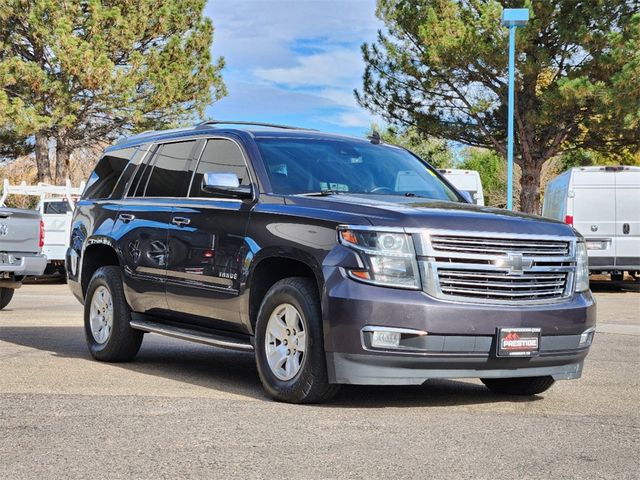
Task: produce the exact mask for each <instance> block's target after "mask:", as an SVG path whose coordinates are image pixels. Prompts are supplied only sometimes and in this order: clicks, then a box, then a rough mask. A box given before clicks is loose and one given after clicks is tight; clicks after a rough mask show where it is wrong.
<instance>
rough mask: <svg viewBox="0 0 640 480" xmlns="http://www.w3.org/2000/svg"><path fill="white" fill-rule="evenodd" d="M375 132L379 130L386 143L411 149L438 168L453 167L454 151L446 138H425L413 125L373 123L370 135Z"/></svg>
mask: <svg viewBox="0 0 640 480" xmlns="http://www.w3.org/2000/svg"><path fill="white" fill-rule="evenodd" d="M373 132H378V133H379V135H380V138H381V139H382V141H383V142H384V143H388V144H391V145H398V146H399V147H402V148H406V149H407V150H411V151H412V152H413V153H415V154H416V155H418V156H419V157H420V158H422V159H424V160H426V161H427V162H429V163H430V164H431V165H433V166H434V167H436V168H451V166H452V165H453V160H454V159H453V152H452V151H451V148H449V145H448V144H447V142H446V141H445V140H442V139H438V138H431V137H427V138H425V137H424V136H423V135H420V133H418V131H417V130H416V129H415V128H413V127H409V128H407V129H398V128H395V127H393V126H387V127H386V128H384V129H380V127H378V126H377V125H375V124H372V125H371V130H370V132H369V135H370V134H372V133H373Z"/></svg>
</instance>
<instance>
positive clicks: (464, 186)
mask: <svg viewBox="0 0 640 480" xmlns="http://www.w3.org/2000/svg"><path fill="white" fill-rule="evenodd" d="M438 171H439V172H440V173H441V174H442V175H444V177H445V178H446V179H447V180H449V182H451V184H452V185H453V186H454V187H456V188H457V189H458V190H460V191H461V192H467V193H468V194H469V195H470V196H471V198H472V199H473V203H475V204H476V205H484V194H483V192H482V181H481V180H480V174H479V173H478V172H477V171H476V170H461V169H442V170H438Z"/></svg>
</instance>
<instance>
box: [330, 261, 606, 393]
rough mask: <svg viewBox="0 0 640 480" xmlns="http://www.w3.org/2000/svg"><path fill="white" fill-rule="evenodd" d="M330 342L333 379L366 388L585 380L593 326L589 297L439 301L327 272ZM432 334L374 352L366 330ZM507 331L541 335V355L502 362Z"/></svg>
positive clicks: (593, 310)
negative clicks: (438, 381)
mask: <svg viewBox="0 0 640 480" xmlns="http://www.w3.org/2000/svg"><path fill="white" fill-rule="evenodd" d="M325 278H326V284H325V287H326V288H325V295H324V298H323V309H322V310H323V316H324V317H323V326H324V342H325V351H326V354H327V367H328V374H329V381H330V382H332V383H345V384H364V385H412V384H422V383H424V382H425V381H426V380H428V379H431V378H508V377H532V376H547V375H550V376H552V377H553V378H555V379H557V380H560V379H572V378H579V377H580V375H581V373H582V365H583V362H584V358H585V357H586V355H587V353H588V350H589V346H588V345H582V346H581V345H580V336H581V335H582V334H583V333H584V332H585V331H586V330H588V329H590V328H592V327H594V326H595V319H596V306H595V301H594V299H593V297H592V296H591V293H590V292H584V293H581V294H575V295H573V296H572V297H571V298H570V299H569V300H567V301H563V302H560V303H550V304H538V305H522V306H498V305H488V304H468V303H454V302H445V301H441V300H437V299H435V298H433V297H430V296H429V295H427V294H426V293H424V292H422V291H412V290H401V289H393V288H386V287H377V286H373V285H365V284H362V283H359V282H357V281H354V280H351V279H348V278H346V277H345V276H344V275H343V274H342V273H341V271H340V269H339V268H325ZM371 326H378V327H391V328H405V329H413V330H418V331H424V332H427V335H426V336H424V337H423V339H422V340H421V343H420V345H417V348H416V349H414V351H399V350H382V349H372V348H371V347H370V344H369V343H368V342H367V341H366V335H364V334H363V332H362V330H363V328H365V327H371ZM501 327H537V328H540V329H541V338H540V353H539V355H537V356H532V357H497V356H496V353H495V352H496V332H497V329H498V328H501Z"/></svg>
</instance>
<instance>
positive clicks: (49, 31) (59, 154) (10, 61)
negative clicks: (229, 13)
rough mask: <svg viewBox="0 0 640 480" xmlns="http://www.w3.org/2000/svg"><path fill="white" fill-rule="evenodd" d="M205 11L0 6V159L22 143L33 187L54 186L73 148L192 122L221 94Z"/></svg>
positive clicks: (167, 4) (75, 2)
mask: <svg viewBox="0 0 640 480" xmlns="http://www.w3.org/2000/svg"><path fill="white" fill-rule="evenodd" d="M205 3H206V2H205V0H161V1H160V0H136V1H131V0H109V1H99V0H0V25H1V27H0V86H1V87H2V88H1V89H0V138H3V139H5V142H4V148H3V151H4V152H5V153H7V152H11V151H17V150H19V149H20V148H22V149H24V145H25V142H26V141H27V140H29V141H30V143H31V145H32V147H33V148H34V149H35V154H36V163H37V167H38V179H39V180H40V181H45V182H46V181H49V180H51V178H53V179H54V180H56V181H58V182H62V181H64V179H65V178H66V177H67V174H68V165H69V157H70V155H71V152H73V151H74V150H75V149H78V148H81V147H84V146H87V145H90V144H92V143H94V142H96V141H103V140H110V139H113V138H114V137H117V136H119V135H121V134H123V133H127V132H135V131H141V130H147V129H156V128H161V127H165V126H170V125H176V124H179V123H182V122H185V121H190V120H193V119H194V118H195V117H196V116H201V115H202V113H203V111H204V108H205V107H206V106H207V105H209V104H210V103H211V102H212V101H214V100H217V99H219V98H221V97H222V96H224V95H225V94H226V91H225V87H224V83H223V81H222V78H221V74H220V71H221V69H222V68H223V65H224V62H223V59H217V60H216V61H215V62H213V61H212V58H211V53H210V50H211V43H212V40H213V25H212V22H211V20H210V19H208V18H206V17H204V15H203V10H204V6H205ZM51 145H55V152H56V155H55V156H56V162H55V164H56V168H55V170H53V171H52V169H51V165H52V162H51V159H50V158H49V151H50V148H49V147H50V146H51Z"/></svg>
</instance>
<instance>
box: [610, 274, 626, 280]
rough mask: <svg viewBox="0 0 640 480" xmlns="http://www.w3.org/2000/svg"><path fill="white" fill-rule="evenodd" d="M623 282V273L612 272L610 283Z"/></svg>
mask: <svg viewBox="0 0 640 480" xmlns="http://www.w3.org/2000/svg"><path fill="white" fill-rule="evenodd" d="M623 280H624V272H614V273H612V274H611V281H612V282H621V281H623Z"/></svg>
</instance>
